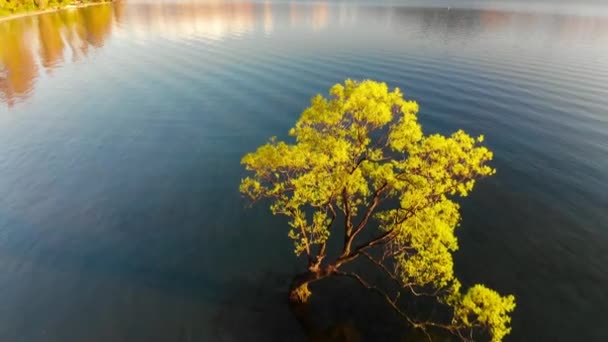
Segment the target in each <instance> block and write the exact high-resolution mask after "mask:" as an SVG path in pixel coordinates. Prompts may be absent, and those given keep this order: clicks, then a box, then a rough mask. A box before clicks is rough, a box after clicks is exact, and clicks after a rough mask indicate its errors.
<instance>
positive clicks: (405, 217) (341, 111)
mask: <svg viewBox="0 0 608 342" xmlns="http://www.w3.org/2000/svg"><path fill="white" fill-rule="evenodd" d="M417 113H418V104H417V103H416V102H414V101H408V100H405V99H404V98H403V95H402V93H401V91H400V90H399V89H398V88H395V89H393V90H390V89H389V88H388V86H387V85H386V84H385V83H380V82H375V81H370V80H367V81H362V82H357V81H352V80H347V81H345V82H344V84H336V85H334V86H333V87H332V88H331V89H330V91H329V97H324V96H322V95H317V96H315V97H313V98H312V100H311V105H310V107H308V108H307V109H305V110H304V112H303V113H302V116H301V117H300V119H299V120H298V121H297V122H296V124H295V127H293V128H292V129H291V130H290V131H289V135H290V136H292V137H294V138H295V143H294V144H289V143H286V142H282V141H278V140H277V139H276V138H271V139H270V141H269V142H268V143H267V144H265V145H263V146H261V147H259V148H258V149H257V151H255V152H253V153H249V154H247V155H245V156H244V157H243V159H242V161H241V162H242V164H244V165H245V168H246V169H247V170H248V171H250V172H251V176H249V177H247V178H245V179H243V180H242V182H241V186H240V191H241V192H242V193H243V194H244V195H246V196H247V197H249V198H250V199H252V200H254V201H256V200H260V199H264V198H265V199H269V200H270V201H271V205H270V209H271V211H272V213H273V214H275V215H277V214H280V215H284V216H286V217H287V218H288V220H289V226H290V227H291V229H290V230H289V234H288V235H289V237H290V238H291V239H292V240H293V241H294V247H295V253H296V255H301V254H305V255H306V256H307V258H308V270H309V276H308V277H306V276H304V277H300V278H301V279H305V280H304V281H301V282H300V283H297V284H295V285H294V291H297V289H298V288H301V286H302V285H307V284H308V283H310V282H313V281H316V280H319V279H321V278H325V277H328V276H333V275H337V276H348V277H351V278H353V279H355V280H356V281H358V282H359V283H360V284H361V285H363V286H364V287H366V288H369V289H372V290H374V291H375V292H378V293H380V294H382V295H383V296H384V297H385V298H386V299H387V302H388V303H389V304H390V305H391V306H392V307H393V309H395V311H397V312H398V313H399V314H400V315H402V316H403V317H406V318H407V320H408V321H409V322H410V324H412V325H413V326H415V327H417V328H421V329H426V328H427V327H442V328H445V329H447V330H448V331H450V332H453V333H455V334H456V335H458V336H460V337H462V338H463V339H465V340H466V339H468V338H467V337H465V335H464V334H463V333H468V334H471V335H470V336H472V331H473V330H472V329H474V328H475V329H477V328H479V329H487V330H488V331H489V332H490V334H491V339H492V341H493V342H495V341H500V340H501V339H502V338H503V337H504V336H505V335H506V334H508V333H509V331H510V328H508V323H509V320H510V318H509V316H508V313H509V312H511V311H513V310H514V308H515V304H514V297H513V296H506V297H502V296H500V295H499V294H498V293H497V292H495V291H493V290H490V289H487V288H485V287H483V286H481V285H476V286H474V287H473V288H471V289H469V290H468V291H467V292H466V293H465V294H462V293H461V291H460V282H459V281H458V279H457V278H456V277H455V274H454V262H453V259H452V253H453V252H454V251H455V250H456V249H457V248H458V241H457V238H456V236H455V234H454V232H455V228H456V227H457V226H458V224H459V221H460V213H459V206H458V204H457V203H456V202H454V200H455V199H456V198H457V197H464V196H467V195H468V194H469V193H470V192H471V191H472V190H473V188H474V186H475V182H476V180H478V179H479V178H482V177H485V176H490V175H492V174H494V173H495V170H494V169H493V168H492V167H491V166H489V165H488V162H489V161H490V160H491V159H492V152H491V151H489V150H488V149H487V148H486V147H484V146H481V145H480V144H481V143H482V142H483V140H484V137H483V136H479V137H478V138H473V137H471V136H469V135H468V134H466V133H465V132H463V131H461V130H460V131H457V132H455V133H453V134H452V135H450V136H442V135H438V134H432V135H428V136H425V135H424V134H423V132H422V127H421V125H420V124H419V123H418V119H417ZM337 217H338V218H339V219H340V220H343V221H344V229H343V230H338V231H336V228H335V227H333V225H334V221H335V219H336V218H337ZM356 221H357V222H356ZM372 222H373V223H374V224H372ZM368 226H375V228H376V237H375V238H372V239H368V240H367V241H365V240H364V239H362V238H361V237H360V236H359V238H358V239H357V236H358V235H359V233H360V232H361V231H363V230H364V229H365V228H366V227H368ZM370 229H373V228H370ZM332 233H334V234H338V235H339V234H343V236H341V237H340V236H338V238H342V239H343V241H344V246H343V249H342V253H341V254H340V255H339V256H338V257H337V258H336V259H335V260H326V259H328V258H326V257H327V255H326V242H327V240H328V239H329V238H330V237H331V234H332ZM357 242H359V244H357ZM377 249H380V251H377V252H376V253H375V254H374V253H373V251H374V250H377ZM359 257H364V258H366V259H368V260H369V261H371V262H373V263H374V264H375V265H376V266H377V267H379V268H380V269H381V270H382V271H384V272H385V273H386V274H387V275H388V276H389V277H390V278H392V279H393V280H395V281H397V282H398V283H399V285H400V287H401V289H402V290H403V291H409V292H410V293H411V294H413V295H416V296H418V295H421V294H426V295H429V296H431V297H435V298H436V299H437V301H438V302H440V303H443V304H446V305H447V306H448V308H449V309H450V310H451V311H452V316H453V319H452V321H451V322H448V323H440V322H426V321H424V322H423V321H418V320H416V319H414V318H410V316H408V315H407V314H406V313H405V312H404V311H402V310H401V309H400V308H399V305H398V302H397V301H398V299H399V296H397V297H396V298H394V299H392V298H391V297H389V296H388V294H387V293H386V292H384V291H383V290H381V289H379V288H378V287H377V286H374V285H371V284H370V283H369V282H367V281H366V280H364V279H363V277H362V276H361V275H359V274H354V273H347V272H344V271H342V270H341V269H340V267H341V266H342V265H344V264H346V263H349V262H352V261H354V260H356V259H357V258H359ZM359 259H361V258H359ZM306 288H308V287H306ZM294 293H295V292H294ZM296 294H297V293H296ZM292 297H294V298H297V296H296V295H294V294H292Z"/></svg>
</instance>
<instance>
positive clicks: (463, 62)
mask: <svg viewBox="0 0 608 342" xmlns="http://www.w3.org/2000/svg"><path fill="white" fill-rule="evenodd" d="M444 4H445V2H444V3H436V4H435V5H434V6H432V7H429V8H421V7H416V6H402V5H399V4H395V3H393V4H391V5H377V4H375V5H374V4H372V3H359V4H356V3H352V2H351V3H347V2H314V3H308V2H303V1H298V2H248V1H243V2H222V1H208V2H204V1H199V2H191V1H175V2H156V1H155V2H153V3H152V2H150V3H146V2H136V1H130V2H121V3H116V4H114V5H101V6H96V7H89V8H84V9H78V10H74V9H73V10H66V11H62V12H59V13H50V14H44V15H40V16H34V17H28V18H21V19H17V20H11V21H3V22H0V340H1V341H15V342H17V341H68V342H69V341H129V342H133V341H243V340H246V341H300V340H305V339H306V337H305V336H306V335H305V334H304V331H303V330H302V329H301V328H300V327H299V326H298V324H297V323H296V321H295V319H294V318H293V316H292V315H291V314H290V312H289V310H288V309H287V306H286V302H285V290H286V286H287V284H288V282H289V280H290V277H291V275H292V274H293V273H294V272H296V271H298V270H299V269H300V268H301V267H302V263H301V260H300V261H298V260H296V259H295V258H294V257H293V254H292V245H291V243H290V241H289V240H288V238H287V229H286V224H285V222H284V221H283V220H282V219H280V218H273V217H271V216H270V215H269V214H268V211H267V209H266V208H264V207H255V208H251V209H248V208H246V206H245V204H246V203H245V202H244V201H243V200H242V199H241V197H240V195H239V193H238V184H239V180H240V178H241V177H242V176H243V170H242V167H241V166H240V165H239V160H240V157H241V156H242V155H243V154H244V153H246V152H248V151H251V150H253V149H254V148H255V147H257V146H258V145H260V144H262V143H263V142H264V141H266V139H267V138H268V137H269V136H272V135H277V136H279V137H281V138H285V137H286V133H287V131H288V129H289V128H290V127H291V125H292V124H293V123H294V122H295V120H296V119H297V118H298V116H299V114H300V113H301V111H302V110H303V109H304V108H305V107H306V106H307V104H308V101H309V98H310V97H311V96H312V95H314V94H315V93H318V92H325V91H326V90H327V89H328V88H329V87H330V86H331V85H332V84H334V83H337V82H341V81H342V80H344V79H345V78H355V79H366V78H371V79H377V80H382V81H385V82H387V83H388V84H389V85H390V86H399V87H401V89H403V91H404V92H405V94H406V96H407V97H408V98H412V99H415V100H417V101H418V102H419V103H420V106H421V111H420V119H421V121H422V123H423V126H424V129H425V131H426V132H441V133H448V132H451V131H454V130H457V129H459V128H463V129H465V130H466V131H468V132H469V133H471V134H474V135H477V134H482V133H483V134H485V136H486V141H487V144H488V146H489V147H491V148H492V149H493V150H494V151H495V161H494V165H495V166H496V168H497V169H498V174H497V175H496V176H494V177H492V178H491V179H487V180H484V181H482V182H481V183H479V185H478V187H477V189H476V191H475V192H474V194H473V195H472V196H471V197H470V198H469V199H467V201H465V202H464V203H463V222H462V226H461V228H460V230H459V233H458V235H459V237H460V246H461V249H460V251H459V252H458V253H457V256H456V259H457V267H456V268H457V273H458V275H459V276H460V277H461V278H462V279H463V281H464V282H465V283H467V284H470V283H471V282H483V283H485V284H488V285H489V286H491V287H494V288H497V289H498V290H500V291H501V292H502V293H513V294H515V295H516V297H517V303H518V306H517V310H516V312H515V314H514V318H513V333H512V334H511V335H510V336H509V338H508V339H507V340H508V341H608V324H607V323H608V11H607V10H606V8H605V7H597V8H595V7H589V6H588V7H582V6H581V7H577V6H574V7H575V8H574V9H577V10H579V9H580V11H579V12H577V11H575V12H576V13H575V14H572V12H573V7H572V5H571V7H570V8H567V7H566V8H565V9H564V8H562V7H552V6H548V7H547V6H544V7H543V6H540V7H538V6H536V7H535V6H532V7H527V8H523V9H522V8H519V7H517V6H515V7H514V6H507V7H504V6H503V7H496V8H494V9H493V8H492V7H491V6H487V5H486V6H478V7H477V8H476V9H465V8H459V6H455V7H451V8H449V9H448V8H446V7H445V6H443V5H444ZM590 6H591V5H590ZM568 13H570V14H568ZM315 296H316V297H315V298H316V300H317V303H318V305H317V307H316V310H317V311H315V316H316V317H317V318H318V319H317V320H318V324H319V329H321V328H323V327H330V326H333V325H335V324H346V325H348V326H349V327H350V329H352V330H356V331H357V333H358V334H359V335H360V336H362V337H363V339H364V340H370V341H373V340H378V341H383V340H391V339H396V337H398V336H401V335H400V334H401V332H402V330H403V326H400V325H399V324H398V323H396V321H397V320H396V319H395V318H394V317H393V318H391V317H392V316H391V313H390V312H388V311H387V312H384V311H382V310H383V309H382V308H383V306H381V305H377V306H376V305H372V304H370V303H371V302H369V301H373V300H372V299H368V298H369V297H373V294H366V293H364V292H361V291H360V290H359V289H358V288H357V287H356V285H355V284H350V283H341V282H336V283H333V284H331V285H329V284H324V285H320V288H319V289H318V291H317V293H316V294H315ZM344 322H346V323H344Z"/></svg>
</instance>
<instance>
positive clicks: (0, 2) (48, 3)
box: [0, 0, 109, 17]
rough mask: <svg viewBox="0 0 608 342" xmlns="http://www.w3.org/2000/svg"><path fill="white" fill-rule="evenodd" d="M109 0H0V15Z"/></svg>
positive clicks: (106, 0)
mask: <svg viewBox="0 0 608 342" xmlns="http://www.w3.org/2000/svg"><path fill="white" fill-rule="evenodd" d="M102 2H109V1H108V0H0V17H6V16H10V15H15V14H19V13H28V12H36V11H44V10H52V9H58V8H62V7H67V6H70V5H74V6H79V5H84V4H89V3H102Z"/></svg>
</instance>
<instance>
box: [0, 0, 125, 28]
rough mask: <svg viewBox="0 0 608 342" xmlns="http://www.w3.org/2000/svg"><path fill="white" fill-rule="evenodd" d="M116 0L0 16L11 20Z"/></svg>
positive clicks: (3, 20) (104, 3) (1, 20)
mask: <svg viewBox="0 0 608 342" xmlns="http://www.w3.org/2000/svg"><path fill="white" fill-rule="evenodd" d="M115 1H117V0H106V1H102V2H89V3H84V4H77V5H67V6H64V7H57V8H47V9H43V10H38V11H32V12H23V13H15V14H11V15H7V16H5V17H0V23H2V22H5V21H9V20H13V19H19V18H25V17H30V16H36V15H40V14H45V13H52V12H59V11H62V10H68V9H78V8H85V7H89V6H97V5H106V4H111V3H114V2H115Z"/></svg>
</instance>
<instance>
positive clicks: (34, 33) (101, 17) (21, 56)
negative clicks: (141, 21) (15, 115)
mask: <svg viewBox="0 0 608 342" xmlns="http://www.w3.org/2000/svg"><path fill="white" fill-rule="evenodd" d="M116 5H117V6H116V7H115V6H113V5H98V6H91V7H85V8H81V9H77V10H65V11H60V12H54V13H47V14H42V15H39V16H35V17H28V18H23V19H16V20H9V21H5V22H0V46H1V47H2V48H0V98H1V99H2V101H3V102H6V103H7V104H8V105H9V106H13V105H14V104H15V103H16V102H18V101H20V100H22V99H25V98H27V97H28V96H29V95H30V94H31V92H32V89H33V87H34V83H35V80H36V78H37V77H38V67H39V65H41V66H42V67H43V68H44V69H46V70H47V71H49V72H50V71H51V70H53V69H54V68H55V67H57V66H59V65H61V63H63V62H64V60H65V54H66V51H67V50H68V49H67V47H68V46H69V48H70V49H69V51H68V53H69V54H71V55H72V60H73V61H77V60H79V59H80V58H81V57H84V56H87V54H88V53H89V46H93V47H96V48H99V47H102V46H103V45H104V42H105V40H106V39H107V38H108V37H109V36H110V33H111V30H112V25H113V23H114V21H115V20H116V21H119V18H118V17H117V16H119V15H120V14H121V13H122V12H121V11H122V6H123V5H122V4H120V5H119V4H116ZM117 8H119V9H117Z"/></svg>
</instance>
